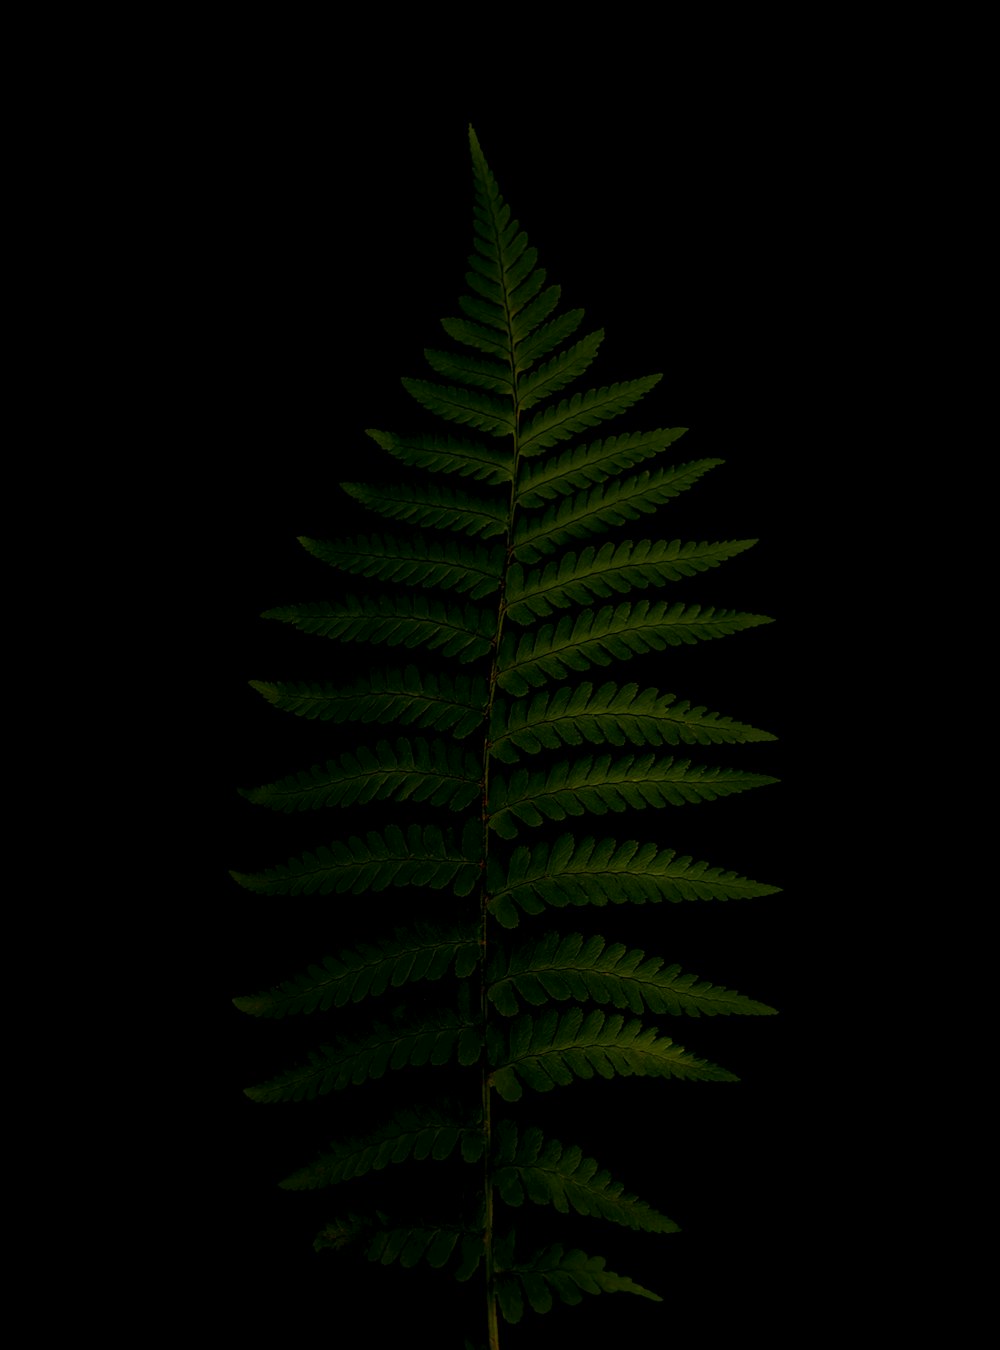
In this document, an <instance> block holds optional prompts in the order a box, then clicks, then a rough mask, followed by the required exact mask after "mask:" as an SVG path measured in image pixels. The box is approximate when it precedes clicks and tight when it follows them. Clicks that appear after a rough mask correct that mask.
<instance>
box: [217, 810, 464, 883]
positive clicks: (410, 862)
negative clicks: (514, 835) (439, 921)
mask: <svg viewBox="0 0 1000 1350" xmlns="http://www.w3.org/2000/svg"><path fill="white" fill-rule="evenodd" d="M472 825H473V827H474V828H473V829H472V830H471V831H470V830H468V829H467V830H466V842H465V843H463V845H461V846H460V845H457V844H455V842H454V841H453V840H451V839H450V838H449V837H448V836H446V835H443V834H442V833H441V831H440V830H439V829H438V828H437V827H436V826H434V825H426V826H424V827H423V829H421V828H420V826H419V825H410V826H409V827H408V829H407V831H406V836H405V837H404V835H403V831H402V830H401V829H399V828H398V826H395V825H390V826H388V827H387V828H386V829H385V831H384V832H383V834H378V833H377V832H376V831H375V830H370V831H369V832H368V834H366V835H365V838H364V839H359V838H358V837H357V836H353V835H352V837H351V838H350V839H348V841H347V843H346V844H345V843H334V844H330V845H329V847H325V848H318V849H317V850H316V852H315V853H306V854H303V856H302V857H301V858H292V859H291V860H290V861H289V862H288V863H286V864H284V865H283V866H279V867H271V868H269V869H268V870H267V871H266V872H258V873H254V874H246V873H242V872H231V873H230V875H231V876H232V877H233V879H234V881H238V882H239V884H240V885H241V886H245V887H246V889H247V890H248V891H256V892H257V894H258V895H315V894H317V893H318V894H320V895H329V894H331V892H336V893H337V894H338V895H342V894H344V893H345V892H350V893H351V894H353V895H363V894H364V892H365V891H384V890H385V889H386V888H387V887H388V886H430V887H431V889H432V890H441V889H443V888H444V887H445V886H451V887H452V889H453V891H454V893H455V894H456V895H468V894H470V892H471V891H472V889H473V887H474V886H475V884H476V881H477V880H478V871H479V864H478V857H479V852H478V840H477V838H476V829H475V822H472ZM470 847H471V848H474V851H471V852H470V851H467V850H468V849H470Z"/></svg>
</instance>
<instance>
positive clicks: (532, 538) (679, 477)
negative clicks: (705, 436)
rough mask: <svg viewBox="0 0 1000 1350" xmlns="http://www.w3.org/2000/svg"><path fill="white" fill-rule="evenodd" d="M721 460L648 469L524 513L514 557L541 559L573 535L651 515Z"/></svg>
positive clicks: (516, 529) (525, 560)
mask: <svg viewBox="0 0 1000 1350" xmlns="http://www.w3.org/2000/svg"><path fill="white" fill-rule="evenodd" d="M721 463H722V460H721V459H699V460H695V461H694V462H693V463H690V464H676V465H673V466H672V467H671V468H669V469H657V470H655V471H653V472H651V471H650V470H648V469H645V470H643V472H642V473H638V474H633V475H632V477H631V478H623V479H621V480H619V481H612V482H609V483H598V484H597V485H596V486H595V487H592V488H590V489H589V490H588V491H585V492H578V493H577V494H576V496H574V497H564V498H563V499H562V500H561V501H558V502H557V503H556V504H555V505H553V506H550V507H549V508H548V510H546V511H543V512H534V513H531V514H528V515H523V516H520V517H518V520H517V522H516V523H515V526H514V556H515V558H516V559H517V561H518V562H520V563H534V562H538V560H539V559H540V558H542V557H543V556H544V555H545V554H548V553H552V552H553V551H554V550H555V549H556V548H558V547H559V546H560V545H561V544H564V543H568V542H569V541H570V540H571V539H576V538H579V537H580V536H581V535H588V534H594V533H595V531H598V530H606V529H607V528H608V526H610V525H623V524H624V523H625V522H626V521H627V520H637V519H638V517H639V516H640V515H649V514H650V513H652V512H653V511H655V510H656V509H657V507H659V506H662V505H663V504H664V502H668V501H670V499H671V498H672V497H677V496H679V495H680V494H681V493H682V492H686V491H687V489H688V488H690V487H693V486H694V484H695V483H696V482H697V481H698V479H699V478H701V477H702V475H703V474H705V473H707V472H708V470H709V469H712V468H715V467H716V465H718V464H721Z"/></svg>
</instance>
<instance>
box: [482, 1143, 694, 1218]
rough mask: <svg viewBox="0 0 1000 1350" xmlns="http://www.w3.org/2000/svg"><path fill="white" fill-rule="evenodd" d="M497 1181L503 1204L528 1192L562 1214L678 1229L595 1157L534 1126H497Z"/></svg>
mask: <svg viewBox="0 0 1000 1350" xmlns="http://www.w3.org/2000/svg"><path fill="white" fill-rule="evenodd" d="M496 1168H497V1170H496V1171H495V1172H494V1182H495V1184H496V1187H497V1190H498V1191H499V1192H500V1196H501V1199H502V1200H503V1201H504V1203H505V1204H507V1205H511V1206H512V1207H515V1208H517V1207H519V1206H521V1205H522V1204H523V1203H524V1198H525V1195H527V1198H528V1199H529V1200H531V1201H532V1202H533V1203H534V1204H536V1205H552V1206H553V1207H554V1208H555V1209H557V1210H558V1211H559V1213H560V1214H569V1212H570V1210H571V1209H572V1210H573V1211H575V1212H576V1213H577V1214H583V1215H587V1216H593V1217H595V1218H601V1219H607V1220H609V1221H610V1222H611V1223H617V1224H621V1225H622V1226H623V1227H625V1228H631V1229H633V1230H634V1231H635V1232H643V1233H676V1232H678V1231H679V1229H678V1227H677V1224H675V1223H674V1221H673V1220H672V1219H668V1218H667V1217H666V1215H664V1214H659V1213H657V1211H656V1210H655V1209H653V1208H652V1207H651V1206H650V1205H648V1204H647V1203H646V1201H645V1200H639V1199H638V1198H637V1197H636V1196H634V1195H631V1194H630V1193H629V1192H628V1191H626V1190H625V1188H624V1187H623V1185H622V1183H621V1182H620V1181H612V1179H611V1175H610V1173H608V1172H605V1171H601V1170H600V1169H599V1167H598V1164H597V1163H596V1162H595V1161H594V1159H593V1158H585V1157H584V1156H583V1150H582V1149H579V1148H577V1147H575V1146H573V1147H571V1148H564V1147H563V1145H562V1144H560V1143H559V1142H558V1140H555V1139H549V1140H547V1139H545V1137H544V1136H543V1134H542V1131H541V1130H539V1129H537V1128H536V1127H534V1126H533V1127H531V1128H530V1129H527V1130H524V1131H523V1132H522V1133H521V1134H520V1135H519V1134H518V1131H517V1126H516V1125H514V1124H513V1122H512V1121H509V1120H501V1121H500V1122H499V1124H498V1126H497V1155H496Z"/></svg>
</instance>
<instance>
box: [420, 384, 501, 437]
mask: <svg viewBox="0 0 1000 1350" xmlns="http://www.w3.org/2000/svg"><path fill="white" fill-rule="evenodd" d="M403 388H404V389H405V390H406V392H407V393H408V394H410V395H412V397H413V398H415V399H416V400H417V402H418V403H420V404H422V406H423V407H425V408H426V409H427V411H428V412H432V413H436V414H437V415H438V416H439V417H446V418H447V419H448V420H449V421H450V422H461V423H463V424H464V425H465V426H471V427H475V428H476V430H477V431H485V432H488V433H489V434H490V435H491V436H509V435H511V433H512V432H513V430H514V426H515V420H514V412H513V409H512V408H511V405H510V404H509V403H505V402H504V401H503V399H498V398H493V397H491V396H490V395H489V394H480V393H476V392H475V391H474V390H472V389H461V388H456V387H452V386H451V385H443V384H432V383H431V382H430V380H410V379H404V380H403Z"/></svg>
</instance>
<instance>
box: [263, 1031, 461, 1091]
mask: <svg viewBox="0 0 1000 1350" xmlns="http://www.w3.org/2000/svg"><path fill="white" fill-rule="evenodd" d="M481 1049H482V1042H481V1032H480V1029H479V1027H478V1026H476V1025H475V1024H474V1023H471V1022H469V1021H468V1020H466V1019H465V1018H463V1017H461V1016H460V1015H459V1014H458V1013H457V1012H453V1011H450V1010H448V1011H441V1012H438V1013H435V1014H432V1015H431V1016H429V1017H425V1018H424V1020H423V1021H421V1022H419V1023H416V1024H414V1023H412V1022H407V1023H406V1024H405V1025H398V1026H386V1025H384V1024H379V1025H377V1026H376V1027H374V1028H373V1030H372V1031H371V1033H370V1034H369V1035H367V1036H365V1037H363V1038H362V1039H361V1040H350V1039H347V1038H346V1037H342V1038H341V1039H340V1041H339V1043H338V1044H337V1045H335V1046H330V1045H324V1046H321V1047H320V1049H319V1050H310V1051H309V1056H308V1059H307V1062H306V1063H305V1064H300V1065H297V1066H296V1067H295V1068H294V1069H286V1070H285V1072H284V1073H279V1074H278V1075H277V1076H276V1077H274V1078H271V1079H269V1080H268V1082H266V1083H260V1084H258V1085H257V1086H256V1087H251V1088H247V1089H246V1095H247V1096H248V1097H249V1098H250V1099H251V1101H255V1102H290V1101H296V1102H299V1101H303V1100H307V1101H312V1100H313V1099H314V1098H315V1097H317V1096H323V1095H325V1094H326V1093H327V1092H339V1091H340V1090H341V1089H342V1088H346V1087H350V1086H351V1085H352V1084H353V1085H354V1086H355V1087H357V1086H359V1085H360V1084H361V1083H364V1082H368V1081H369V1080H373V1079H376V1078H382V1077H383V1076H384V1075H385V1074H386V1072H387V1071H388V1070H389V1069H405V1068H407V1067H408V1066H412V1067H414V1068H420V1067H422V1066H423V1065H425V1064H434V1065H441V1064H447V1063H449V1062H450V1061H451V1060H452V1059H455V1058H456V1057H457V1059H458V1062H459V1064H463V1065H466V1066H469V1065H472V1064H475V1063H476V1061H477V1060H478V1059H479V1055H480V1051H481Z"/></svg>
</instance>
